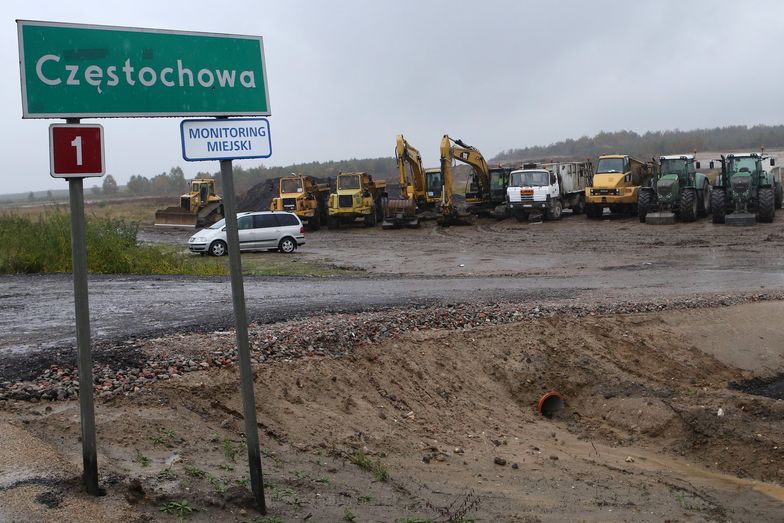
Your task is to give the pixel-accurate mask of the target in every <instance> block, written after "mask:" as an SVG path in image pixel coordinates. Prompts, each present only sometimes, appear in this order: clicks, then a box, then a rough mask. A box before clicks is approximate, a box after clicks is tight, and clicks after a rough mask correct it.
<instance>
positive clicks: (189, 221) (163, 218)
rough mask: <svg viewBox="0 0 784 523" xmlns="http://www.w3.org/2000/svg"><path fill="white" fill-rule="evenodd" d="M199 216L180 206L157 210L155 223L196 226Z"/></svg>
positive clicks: (158, 224)
mask: <svg viewBox="0 0 784 523" xmlns="http://www.w3.org/2000/svg"><path fill="white" fill-rule="evenodd" d="M196 222H197V216H196V215H195V214H191V213H189V212H186V211H184V210H183V209H182V208H180V207H170V208H168V209H162V210H159V211H155V225H157V226H161V227H196Z"/></svg>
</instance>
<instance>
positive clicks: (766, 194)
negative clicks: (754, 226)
mask: <svg viewBox="0 0 784 523" xmlns="http://www.w3.org/2000/svg"><path fill="white" fill-rule="evenodd" d="M757 196H758V198H759V207H758V209H757V221H760V222H762V223H771V222H772V221H773V217H774V216H775V214H776V195H775V194H774V192H773V188H772V187H762V188H761V189H760V190H759V191H758V192H757Z"/></svg>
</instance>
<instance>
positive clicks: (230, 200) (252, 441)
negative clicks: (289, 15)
mask: <svg viewBox="0 0 784 523" xmlns="http://www.w3.org/2000/svg"><path fill="white" fill-rule="evenodd" d="M220 172H221V183H222V185H223V207H224V211H225V215H226V240H227V242H228V244H229V267H230V269H231V296H232V299H233V300H234V317H235V320H236V323H237V352H238V359H239V364H240V381H241V388H242V409H243V416H244V418H245V440H246V443H247V445H248V467H249V468H250V487H251V490H252V491H253V496H254V497H255V498H256V504H257V505H258V507H259V511H260V512H261V513H262V515H264V514H266V513H267V503H266V501H265V499H264V478H263V476H262V472H261V454H260V452H259V429H258V425H257V424H256V400H255V398H254V394H253V372H252V371H251V368H250V346H249V343H248V315H247V311H246V310H245V288H244V286H243V282H242V261H241V259H240V238H239V232H238V230H237V203H236V201H235V196H234V173H233V171H232V166H231V160H221V161H220Z"/></svg>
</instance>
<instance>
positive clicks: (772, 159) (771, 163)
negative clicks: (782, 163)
mask: <svg viewBox="0 0 784 523" xmlns="http://www.w3.org/2000/svg"><path fill="white" fill-rule="evenodd" d="M774 165H776V159H775V158H771V159H770V166H771V167H773V166H774Z"/></svg>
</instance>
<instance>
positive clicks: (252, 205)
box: [237, 178, 280, 212]
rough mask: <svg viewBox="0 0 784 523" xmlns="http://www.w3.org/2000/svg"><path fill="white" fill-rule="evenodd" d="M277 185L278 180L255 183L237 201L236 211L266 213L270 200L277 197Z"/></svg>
mask: <svg viewBox="0 0 784 523" xmlns="http://www.w3.org/2000/svg"><path fill="white" fill-rule="evenodd" d="M279 183H280V178H273V179H271V180H265V181H263V182H260V183H257V184H256V185H254V186H253V187H251V188H250V189H248V191H247V192H246V193H245V194H243V195H242V197H240V198H239V199H238V200H237V211H238V212H250V211H268V210H269V208H270V204H271V203H272V199H273V198H275V197H276V196H277V195H278V185H279Z"/></svg>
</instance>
